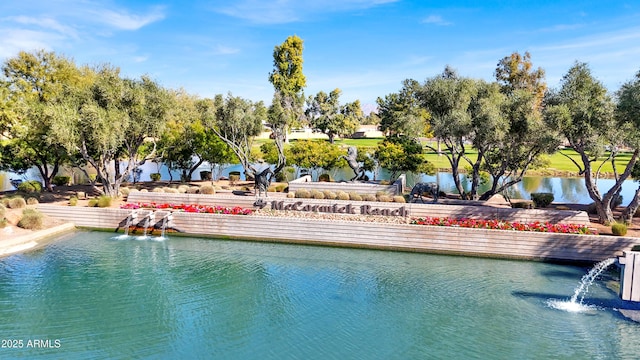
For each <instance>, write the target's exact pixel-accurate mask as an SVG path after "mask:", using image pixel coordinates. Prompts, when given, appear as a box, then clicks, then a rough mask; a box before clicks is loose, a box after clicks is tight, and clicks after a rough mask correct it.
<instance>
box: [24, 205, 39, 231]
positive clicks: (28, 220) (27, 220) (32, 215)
mask: <svg viewBox="0 0 640 360" xmlns="http://www.w3.org/2000/svg"><path fill="white" fill-rule="evenodd" d="M42 219H43V215H42V213H41V212H39V211H38V210H36V209H24V210H23V211H22V218H21V219H20V221H18V226H19V227H21V228H23V229H28V230H38V229H42V224H43V220H42Z"/></svg>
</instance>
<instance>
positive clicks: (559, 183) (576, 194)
mask: <svg viewBox="0 0 640 360" xmlns="http://www.w3.org/2000/svg"><path fill="white" fill-rule="evenodd" d="M263 167H265V166H262V167H261V166H258V168H259V169H260V168H263ZM140 169H141V170H142V172H141V173H140V177H139V179H140V181H149V180H150V176H149V175H150V174H151V173H155V172H157V171H158V166H157V165H156V164H154V163H151V162H147V163H146V164H144V165H143V166H142V167H141V168H140ZM209 170H210V167H209V165H208V164H205V165H203V166H201V167H200V168H198V170H197V171H196V172H194V174H193V180H200V171H209ZM230 171H240V173H241V179H243V180H244V174H243V172H242V166H241V165H239V164H236V165H230V166H227V167H223V168H222V170H218V171H217V173H218V175H219V176H224V177H228V176H229V172H230ZM214 173H215V172H214ZM329 173H330V174H331V176H332V178H333V179H335V180H336V181H341V180H349V179H351V178H352V177H353V171H352V170H351V169H350V168H343V169H335V170H332V171H330V172H329ZM160 174H161V175H162V180H163V181H168V180H169V178H170V177H169V171H168V170H167V168H166V167H165V166H161V167H160ZM172 175H173V181H176V182H177V181H179V180H180V173H179V172H177V171H174V172H172ZM312 175H313V176H314V178H317V174H315V173H314V174H312ZM367 175H368V176H369V178H371V179H374V178H376V179H388V178H389V173H388V171H386V170H384V169H382V170H381V171H380V173H379V174H377V175H376V176H375V177H374V174H372V173H368V174H367ZM12 178H22V179H39V178H40V176H39V174H38V171H37V170H35V168H34V169H31V170H29V171H28V172H27V174H25V175H24V176H18V175H15V174H11V173H5V172H0V191H7V190H12V189H13V186H11V183H10V182H9V180H10V179H12ZM74 178H75V181H76V182H77V183H82V182H84V181H86V178H85V176H84V174H83V173H82V172H80V171H77V170H76V171H75V173H74ZM288 178H289V180H291V179H293V178H294V174H289V175H288ZM460 178H461V180H462V183H463V184H464V186H465V189H469V188H470V181H468V180H467V178H466V176H465V175H464V174H462V175H460ZM416 182H436V183H438V184H439V185H440V189H442V190H443V191H445V192H451V193H457V191H456V190H455V184H454V182H453V176H452V174H451V173H447V172H439V173H437V174H436V175H415V174H407V186H408V187H409V188H410V187H412V186H413V185H414V184H415V183H416ZM614 183H615V181H614V180H613V179H601V180H599V182H598V188H599V189H600V191H601V192H603V193H604V192H606V191H607V190H608V189H609V188H611V186H613V184H614ZM639 185H640V184H638V183H637V182H636V181H634V180H627V181H625V182H624V184H623V185H622V192H621V194H622V197H623V202H622V204H623V205H628V204H629V202H630V201H631V199H632V198H633V196H634V194H635V191H636V189H637V188H638V186H639ZM487 189H488V186H484V187H483V186H481V188H480V190H481V192H482V191H486V190H487ZM534 192H551V193H553V194H554V198H555V200H554V201H555V202H557V203H574V204H590V203H592V202H593V201H592V200H591V198H590V197H589V194H588V193H587V188H586V187H585V186H584V179H583V178H562V177H545V176H527V177H524V179H523V181H521V182H520V183H518V184H516V185H514V186H512V187H511V188H510V189H509V190H508V191H507V195H508V196H510V197H511V198H514V199H530V198H531V193H534Z"/></svg>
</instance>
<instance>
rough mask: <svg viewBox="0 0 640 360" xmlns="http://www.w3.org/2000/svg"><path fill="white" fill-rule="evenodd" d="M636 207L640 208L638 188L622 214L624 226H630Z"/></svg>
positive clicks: (639, 189)
mask: <svg viewBox="0 0 640 360" xmlns="http://www.w3.org/2000/svg"><path fill="white" fill-rule="evenodd" d="M638 207H640V186H638V189H636V193H635V195H634V196H633V199H631V202H630V203H629V205H628V206H627V207H626V208H625V209H624V211H623V212H622V221H624V222H625V223H626V224H631V221H632V220H633V216H634V215H635V214H636V211H637V210H638Z"/></svg>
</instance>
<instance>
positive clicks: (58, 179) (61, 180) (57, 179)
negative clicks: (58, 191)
mask: <svg viewBox="0 0 640 360" xmlns="http://www.w3.org/2000/svg"><path fill="white" fill-rule="evenodd" d="M51 182H52V183H53V184H54V185H56V186H67V185H69V183H71V176H68V175H56V176H54V177H53V180H51Z"/></svg>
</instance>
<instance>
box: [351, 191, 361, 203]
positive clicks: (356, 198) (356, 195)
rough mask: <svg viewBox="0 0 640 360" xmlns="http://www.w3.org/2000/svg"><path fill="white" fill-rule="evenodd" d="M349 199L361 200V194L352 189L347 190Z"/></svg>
mask: <svg viewBox="0 0 640 360" xmlns="http://www.w3.org/2000/svg"><path fill="white" fill-rule="evenodd" d="M349 200H351V201H362V196H360V195H359V194H358V193H355V192H353V191H351V192H349Z"/></svg>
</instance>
